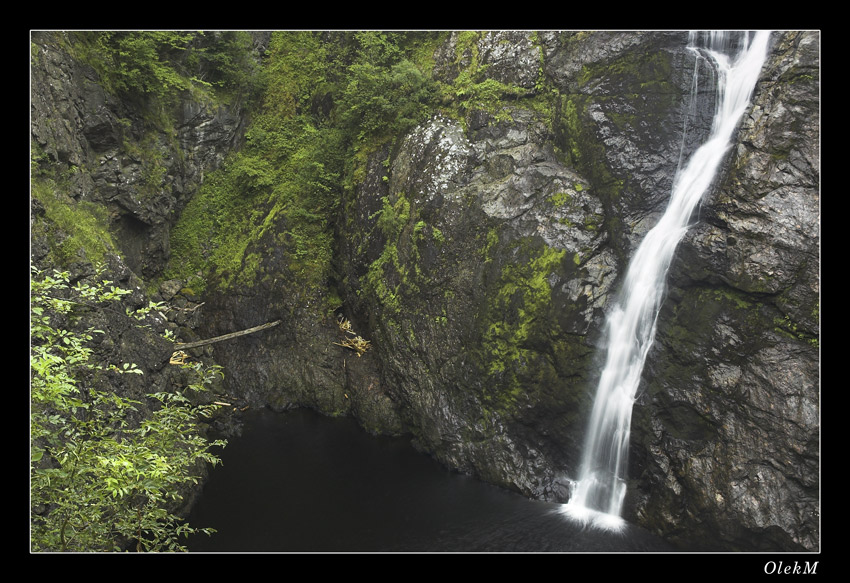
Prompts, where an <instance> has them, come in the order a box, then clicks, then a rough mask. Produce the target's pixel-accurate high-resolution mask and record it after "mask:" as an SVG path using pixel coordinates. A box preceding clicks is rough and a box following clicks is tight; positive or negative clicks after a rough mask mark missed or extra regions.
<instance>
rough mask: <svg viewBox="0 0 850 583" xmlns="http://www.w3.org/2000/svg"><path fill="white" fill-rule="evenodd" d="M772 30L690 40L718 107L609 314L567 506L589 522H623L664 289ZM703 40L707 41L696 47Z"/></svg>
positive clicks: (616, 524)
mask: <svg viewBox="0 0 850 583" xmlns="http://www.w3.org/2000/svg"><path fill="white" fill-rule="evenodd" d="M769 36H770V35H769V33H768V32H757V33H755V35H751V34H750V33H741V34H739V40H740V43H739V46H738V50H737V55H736V56H735V57H734V58H730V56H729V55H727V54H726V52H724V51H726V50H728V49H729V47H728V46H727V45H728V44H730V43H729V41H730V36H729V35H727V34H726V33H707V34H703V33H700V34H695V33H692V34H691V43H690V47H689V48H691V49H692V50H694V51H695V52H697V54H698V58H699V55H701V54H704V55H707V56H708V58H709V59H710V60H711V61H712V62H713V63H714V66H715V68H716V75H717V110H716V112H715V115H714V121H713V124H712V129H711V133H710V134H709V136H708V139H707V141H706V142H705V143H704V144H703V145H702V146H700V147H699V148H698V149H697V151H696V152H694V154H693V155H692V156H691V158H690V160H689V161H688V163H687V165H686V166H684V167H683V168H681V169H680V170H679V171H678V172H677V174H676V177H675V179H674V182H673V192H672V195H671V197H670V202H669V203H668V207H667V210H666V211H665V213H664V215H663V216H662V217H661V219H660V220H659V222H658V224H657V225H656V226H655V227H654V228H653V229H652V230H650V231H649V232H648V233H647V234H646V237H645V238H644V240H643V242H642V243H641V244H640V246H639V247H638V249H637V251H636V252H635V254H634V256H633V257H632V259H631V261H630V263H629V268H628V272H627V274H626V279H625V282H624V284H623V288H622V290H621V292H620V294H621V295H620V300H619V302H618V303H617V304H616V305H615V306H614V307H613V309H612V310H611V312H610V313H609V314H608V320H607V330H606V333H607V342H608V345H607V357H606V362H605V368H604V369H603V371H602V375H601V377H600V380H599V385H598V387H597V392H596V398H595V401H594V405H593V412H592V414H591V418H590V422H589V425H588V430H587V436H586V441H585V446H584V451H583V457H582V464H581V468H580V475H579V479H578V481H577V483H576V484H575V485H574V488H573V492H572V496H571V498H570V500H569V502H568V503H567V504H565V505H564V507H563V509H564V512H565V514H567V515H568V516H570V517H572V518H574V519H577V520H580V521H582V522H591V523H593V524H595V525H597V526H601V527H605V528H612V529H616V528H619V527H621V526H622V525H623V524H624V523H623V521H622V519H621V518H620V511H621V507H622V504H623V499H624V497H625V495H626V483H625V471H626V463H627V461H628V448H629V433H630V430H631V417H632V405H633V403H634V400H635V395H636V392H637V388H638V385H639V383H640V378H641V373H642V371H643V365H644V362H645V360H646V355H647V352H648V351H649V348H650V346H651V345H652V341H653V338H654V336H655V323H656V319H657V316H658V311H659V309H660V306H661V301H662V299H663V295H664V290H665V279H666V274H667V269H668V267H669V265H670V262H671V260H672V258H673V254H674V252H675V250H676V246H677V245H678V243H679V241H680V240H681V239H682V237H683V236H684V235H685V232H686V231H687V228H688V224H689V221H690V220H691V216H692V214H693V212H694V210H695V209H696V207H697V205H698V204H699V202H700V200H701V199H702V197H703V194H704V193H705V192H706V191H707V190H708V188H709V186H710V185H711V183H712V181H713V180H714V178H715V175H716V174H717V171H718V169H719V168H720V165H721V163H722V161H723V158H724V156H725V155H726V153H727V151H728V150H729V148H730V146H731V142H732V138H733V135H734V132H735V128H736V127H737V125H738V122H739V120H740V118H741V116H742V115H743V113H744V111H746V109H747V107H748V105H749V101H750V97H751V95H752V92H753V89H754V87H755V84H756V81H757V79H758V76H759V73H760V71H761V68H762V65H763V64H764V61H765V59H766V56H767V45H768V39H769ZM697 42H704V43H705V44H706V46H705V48H702V49H700V48H699V47H697V45H696V43H697Z"/></svg>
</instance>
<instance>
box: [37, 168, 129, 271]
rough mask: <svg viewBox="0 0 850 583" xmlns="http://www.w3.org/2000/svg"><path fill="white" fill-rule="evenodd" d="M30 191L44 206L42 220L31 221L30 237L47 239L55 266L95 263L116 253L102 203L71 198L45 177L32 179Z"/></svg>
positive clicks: (116, 249)
mask: <svg viewBox="0 0 850 583" xmlns="http://www.w3.org/2000/svg"><path fill="white" fill-rule="evenodd" d="M31 191H32V196H33V198H36V199H38V201H39V202H41V204H42V205H43V206H44V211H45V220H46V222H43V221H36V222H35V224H34V225H33V236H45V237H46V238H47V241H48V245H49V246H50V253H51V256H52V259H53V262H54V263H55V264H56V265H58V266H67V265H68V264H69V263H72V262H74V261H81V260H87V261H89V262H91V263H93V264H98V263H103V261H104V259H105V257H106V254H107V253H112V254H119V251H118V248H117V246H116V245H115V241H114V239H113V237H112V234H111V233H110V231H109V219H108V217H107V212H106V209H105V208H104V207H103V206H101V205H97V204H94V203H90V202H85V201H75V200H73V199H71V198H70V197H69V196H67V195H65V194H64V193H63V192H62V189H61V188H58V187H57V186H56V183H55V182H53V181H52V180H48V179H43V178H42V179H35V180H33V182H32V188H31Z"/></svg>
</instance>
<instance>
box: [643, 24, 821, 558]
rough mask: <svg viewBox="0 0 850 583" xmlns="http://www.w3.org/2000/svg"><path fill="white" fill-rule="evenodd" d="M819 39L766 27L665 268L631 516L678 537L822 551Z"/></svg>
mask: <svg viewBox="0 0 850 583" xmlns="http://www.w3.org/2000/svg"><path fill="white" fill-rule="evenodd" d="M818 42H819V40H818V37H817V35H816V34H810V33H793V34H785V35H781V36H779V35H777V36H776V38H775V44H774V49H773V53H772V56H771V59H770V62H769V63H768V65H767V66H766V68H765V72H764V75H763V80H762V81H761V83H760V84H759V86H758V88H757V91H756V94H755V96H754V104H753V108H752V112H751V113H750V114H749V115H748V116H747V117H746V118H745V120H744V122H743V124H742V127H741V130H740V136H739V139H738V146H737V147H736V149H735V151H734V154H733V156H732V159H731V160H730V168H729V171H728V173H727V174H726V175H725V176H724V178H723V180H722V182H721V183H720V185H719V188H717V189H716V191H715V192H714V193H713V195H711V196H710V198H709V199H708V200H707V201H706V204H705V206H704V208H703V210H702V211H701V219H702V220H701V221H700V222H699V223H697V224H696V225H695V226H694V228H693V229H692V230H691V232H690V233H689V234H688V235H687V236H686V238H685V240H684V241H683V243H682V245H681V247H680V250H679V253H678V256H677V259H676V261H675V262H674V264H673V266H671V273H670V280H669V283H670V295H669V298H668V301H667V302H666V304H665V306H664V309H663V311H662V313H661V315H660V317H659V325H658V336H657V341H656V344H655V346H654V347H653V350H652V352H651V354H650V356H649V359H648V367H647V371H646V372H645V375H644V377H645V379H646V394H645V395H644V396H643V397H642V399H641V400H640V402H639V403H638V406H637V407H636V410H635V418H636V419H637V420H639V422H638V423H636V428H635V431H634V434H635V437H634V441H635V442H636V444H635V446H634V448H633V449H634V450H635V451H636V452H637V454H636V456H635V457H636V462H635V466H636V467H635V468H634V469H633V472H632V476H633V478H634V479H635V481H636V483H639V485H638V486H637V488H638V489H639V490H640V494H636V499H637V500H636V502H635V506H634V507H635V515H636V517H638V518H639V519H640V520H641V521H642V522H644V523H648V524H652V525H653V526H655V527H657V528H659V529H664V530H666V531H668V532H673V533H676V536H679V537H681V539H682V540H685V539H687V538H692V537H694V535H695V534H697V533H702V536H704V537H709V536H712V537H714V539H715V540H716V541H717V542H716V544H717V546H718V548H735V549H740V550H764V549H765V548H769V547H771V546H774V547H778V548H783V549H788V550H793V549H808V550H816V549H817V548H818V545H819V539H818V530H819V528H818V525H819V496H818V476H819V471H818V467H819V457H818V450H819V429H820V423H819V417H820V407H819V390H820V386H819V382H818V378H819V376H818V375H819V373H818V369H819V341H818V338H819V275H818V265H819V261H818V254H819V251H818V249H819V242H820V227H819V224H820V214H819V200H818V196H819V194H818V193H819V189H818V183H819V167H820V153H819V150H818V144H819V140H818V134H819V125H818V105H817V99H818V98H817V95H818V78H819V77H818ZM697 536H699V534H697Z"/></svg>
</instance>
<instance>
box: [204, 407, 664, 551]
mask: <svg viewBox="0 0 850 583" xmlns="http://www.w3.org/2000/svg"><path fill="white" fill-rule="evenodd" d="M228 441H229V443H228V446H227V447H226V448H224V450H222V451H221V453H220V457H221V460H222V462H223V463H222V465H219V466H216V467H215V468H213V469H212V470H211V472H210V477H209V479H208V481H207V483H206V484H205V485H204V489H203V492H202V493H201V495H200V496H199V498H198V500H197V502H196V503H195V505H194V507H193V509H192V512H191V513H190V515H189V518H188V519H189V523H190V524H191V525H192V526H195V527H211V528H214V529H216V531H217V532H215V533H214V534H212V535H211V536H206V535H197V536H193V537H191V538H190V539H189V542H188V548H189V551H190V552H195V553H199V552H210V553H349V552H352V553H493V552H505V553H544V552H585V553H590V552H617V553H635V552H673V551H674V549H673V548H672V547H670V545H668V544H666V543H665V542H664V541H663V540H661V539H659V538H657V537H654V536H652V535H650V534H649V533H647V532H645V531H643V530H641V529H639V528H637V527H634V526H632V525H627V527H626V528H625V529H624V531H623V532H621V533H616V532H606V531H602V530H598V529H594V528H582V527H581V526H579V525H577V524H575V523H574V522H572V521H570V520H568V519H567V518H566V517H565V516H564V515H563V514H562V507H563V505H561V504H558V503H549V502H541V501H535V500H529V499H527V498H525V497H523V496H520V495H518V494H514V493H512V492H508V491H506V490H504V489H502V488H498V487H496V486H493V485H490V484H486V483H484V482H481V481H479V480H477V479H475V478H473V477H470V476H466V475H463V474H459V473H457V472H453V471H451V470H448V469H446V468H444V467H443V466H442V465H440V464H439V463H438V462H437V461H435V460H434V459H432V458H430V457H429V456H427V455H425V454H423V453H421V452H418V451H416V450H415V449H414V448H413V446H412V445H411V444H410V441H409V438H405V437H385V436H378V437H375V436H372V435H369V434H368V433H366V432H365V431H363V430H362V429H361V428H360V427H359V426H358V425H357V423H356V422H355V421H354V420H352V419H348V418H329V417H324V416H322V415H320V414H318V413H316V412H313V411H310V410H307V409H296V410H292V411H288V412H283V413H277V412H274V411H271V410H267V409H265V410H254V411H248V412H246V413H245V414H244V426H243V429H242V433H241V435H240V436H238V437H232V438H229V439H228Z"/></svg>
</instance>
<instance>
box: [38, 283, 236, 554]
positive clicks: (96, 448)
mask: <svg viewBox="0 0 850 583" xmlns="http://www.w3.org/2000/svg"><path fill="white" fill-rule="evenodd" d="M33 275H34V277H33V279H32V300H31V316H32V337H31V339H32V346H31V359H30V362H31V411H30V432H31V448H30V451H31V466H30V483H31V489H30V504H31V509H32V515H31V517H32V519H31V531H30V535H31V545H32V550H34V551H82V552H86V551H99V550H102V551H110V550H122V549H124V548H127V547H128V546H129V545H131V544H132V548H134V549H135V550H137V551H165V550H185V548H184V547H183V545H182V544H181V542H180V538H181V537H184V536H186V535H188V534H191V533H194V532H198V531H199V529H196V528H194V527H191V526H189V525H188V524H186V523H184V522H183V521H182V520H180V518H179V517H178V516H177V515H176V514H174V511H173V510H174V504H175V502H177V501H179V500H180V499H181V497H182V496H181V494H180V492H181V488H184V487H185V486H186V485H187V484H190V483H195V484H197V483H198V479H199V477H200V473H201V472H202V471H203V464H207V463H210V464H213V465H214V464H215V463H217V462H218V458H217V457H216V456H215V455H214V454H213V453H212V452H211V450H210V448H211V447H213V446H220V445H224V442H222V441H213V442H210V441H208V440H207V439H205V438H204V437H202V436H201V434H200V430H199V421H200V420H201V419H202V418H204V417H208V416H209V415H210V414H211V413H212V411H213V410H214V409H216V408H217V405H214V404H213V405H196V404H193V403H192V401H191V400H190V399H189V398H188V397H187V396H186V393H187V392H189V391H202V390H204V385H205V384H206V383H208V382H209V381H210V380H211V375H214V374H217V371H216V370H215V369H214V368H212V369H206V370H205V369H203V368H202V367H201V366H200V365H199V364H195V365H188V364H187V365H185V366H186V367H187V368H188V369H190V370H191V372H192V374H193V376H194V377H195V379H196V380H195V382H193V383H192V384H191V385H189V387H187V389H186V391H184V392H157V393H153V394H150V395H147V399H148V403H147V404H146V406H147V407H152V408H153V413H152V414H151V415H150V416H148V417H145V418H143V419H139V418H138V414H139V410H140V408H141V407H142V405H143V403H142V402H140V401H138V400H134V399H131V398H127V397H124V396H121V395H120V394H118V393H117V392H115V391H114V390H111V389H110V388H109V386H108V385H109V383H107V388H105V389H103V388H97V387H98V386H99V384H102V381H103V378H104V377H107V378H110V377H114V376H115V375H123V374H142V370H141V369H139V368H138V367H137V366H136V365H135V364H131V363H124V364H121V365H119V364H115V363H102V362H100V361H99V360H98V358H97V357H96V354H95V350H94V349H93V348H92V340H93V338H94V336H95V335H101V334H103V331H101V330H96V329H93V328H86V329H84V330H81V331H75V329H74V326H73V321H74V320H76V319H78V318H79V316H80V312H81V311H87V310H88V311H90V310H104V309H110V308H108V307H107V306H108V305H109V304H111V303H114V302H116V300H118V299H119V298H120V297H121V296H122V295H126V294H127V293H129V292H127V291H126V290H122V289H120V288H117V287H116V286H114V285H112V282H110V281H106V280H100V281H99V282H95V283H85V282H77V283H76V284H73V285H72V284H71V282H70V278H69V274H68V272H58V271H57V272H54V273H53V274H46V273H43V272H40V271H39V270H37V269H34V270H33ZM143 315H144V313H143V312H140V313H136V314H133V315H132V316H133V317H142V316H143ZM200 530H202V531H205V532H209V530H208V529H200Z"/></svg>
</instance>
